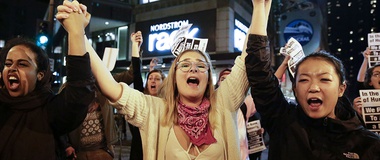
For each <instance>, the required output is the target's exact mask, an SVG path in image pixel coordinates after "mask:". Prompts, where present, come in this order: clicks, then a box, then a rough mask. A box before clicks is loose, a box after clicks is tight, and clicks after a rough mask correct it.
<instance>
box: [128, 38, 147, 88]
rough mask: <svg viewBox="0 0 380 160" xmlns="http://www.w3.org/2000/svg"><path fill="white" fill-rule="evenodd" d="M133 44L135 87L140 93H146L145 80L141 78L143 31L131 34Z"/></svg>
mask: <svg viewBox="0 0 380 160" xmlns="http://www.w3.org/2000/svg"><path fill="white" fill-rule="evenodd" d="M131 42H132V66H133V81H134V84H133V87H134V88H135V89H136V90H139V91H140V92H143V91H144V86H143V80H142V77H141V60H140V47H141V44H142V43H143V38H142V33H141V31H137V32H136V33H132V34H131Z"/></svg>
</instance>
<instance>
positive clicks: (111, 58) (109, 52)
mask: <svg viewBox="0 0 380 160" xmlns="http://www.w3.org/2000/svg"><path fill="white" fill-rule="evenodd" d="M118 55H119V49H118V48H110V47H106V48H105V49H104V54H103V59H102V60H103V63H104V64H105V65H106V66H107V68H108V70H109V71H112V70H113V68H114V67H115V64H116V59H117V56H118Z"/></svg>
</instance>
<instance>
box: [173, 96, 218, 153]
mask: <svg viewBox="0 0 380 160" xmlns="http://www.w3.org/2000/svg"><path fill="white" fill-rule="evenodd" d="M209 108H210V101H209V100H208V99H207V98H203V100H202V103H201V104H200V105H199V106H198V107H190V106H187V105H185V104H183V103H182V102H180V101H179V102H178V107H177V110H178V123H179V126H180V127H181V128H182V129H183V130H184V131H185V132H186V134H187V136H189V137H190V141H191V143H193V144H194V145H196V146H201V145H203V144H207V145H208V144H212V143H215V142H216V139H215V138H214V136H213V135H212V133H211V128H210V122H209V121H208V109H209Z"/></svg>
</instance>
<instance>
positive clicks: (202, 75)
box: [57, 1, 270, 160]
mask: <svg viewBox="0 0 380 160" xmlns="http://www.w3.org/2000/svg"><path fill="white" fill-rule="evenodd" d="M77 7H78V6H76V5H73V4H72V3H71V2H69V1H64V5H61V6H59V7H58V11H59V13H58V14H57V19H64V18H67V17H68V18H70V15H71V14H72V13H70V11H71V9H69V8H77ZM268 8H270V7H267V6H264V5H258V6H255V10H258V11H260V14H257V13H256V14H253V16H252V21H253V20H257V22H256V21H255V27H250V30H253V31H255V30H257V29H260V28H261V26H266V21H263V20H262V19H267V17H268V15H269V10H268ZM261 12H262V13H261ZM68 13H69V14H68ZM83 13H86V12H83ZM256 26H257V27H256ZM86 48H87V51H88V52H89V53H90V56H91V67H93V68H92V70H93V73H94V76H95V77H96V79H97V82H98V84H99V86H100V89H101V91H102V93H103V95H106V96H107V98H108V99H109V100H110V101H111V102H113V104H114V106H115V107H116V108H117V109H118V110H119V112H120V113H121V114H124V115H125V117H126V119H127V120H128V122H129V123H131V124H133V125H135V126H136V127H138V128H139V129H140V134H141V140H142V144H143V151H144V159H149V160H150V159H151V160H156V159H188V160H190V159H213V160H225V159H228V160H238V159H240V149H239V146H240V145H239V141H238V134H237V124H236V115H237V111H238V109H239V107H240V105H241V104H242V102H243V100H244V98H245V97H246V94H247V90H248V80H247V76H246V72H245V65H244V60H245V56H246V55H247V53H246V52H245V49H243V53H242V55H241V56H238V57H237V58H236V59H235V65H234V66H233V67H232V68H231V73H230V75H229V78H227V79H226V80H224V82H223V85H221V86H220V87H219V88H218V90H214V86H213V84H214V83H213V81H212V66H211V62H210V58H209V56H208V55H207V54H206V53H204V52H201V51H199V50H185V51H183V52H182V53H180V54H179V55H178V56H177V57H176V58H175V59H174V61H173V63H172V65H171V67H170V70H169V73H168V77H167V78H166V79H165V80H164V82H163V84H162V87H161V90H160V91H159V94H158V95H159V97H155V96H150V95H145V94H143V93H141V92H139V91H137V90H135V89H132V88H130V87H129V86H128V85H126V84H124V83H117V82H116V81H115V80H113V78H112V76H111V74H110V72H109V71H108V70H107V68H106V67H105V66H104V64H103V63H102V61H101V60H100V58H99V57H98V55H97V54H96V53H95V51H94V50H93V49H92V47H91V45H89V44H88V43H87V44H86Z"/></svg>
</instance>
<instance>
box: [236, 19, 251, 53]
mask: <svg viewBox="0 0 380 160" xmlns="http://www.w3.org/2000/svg"><path fill="white" fill-rule="evenodd" d="M247 32H248V27H247V26H245V25H244V24H243V23H241V22H240V21H239V20H237V19H235V29H234V48H235V50H236V49H237V51H242V50H243V45H244V41H245V37H246V35H247Z"/></svg>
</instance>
